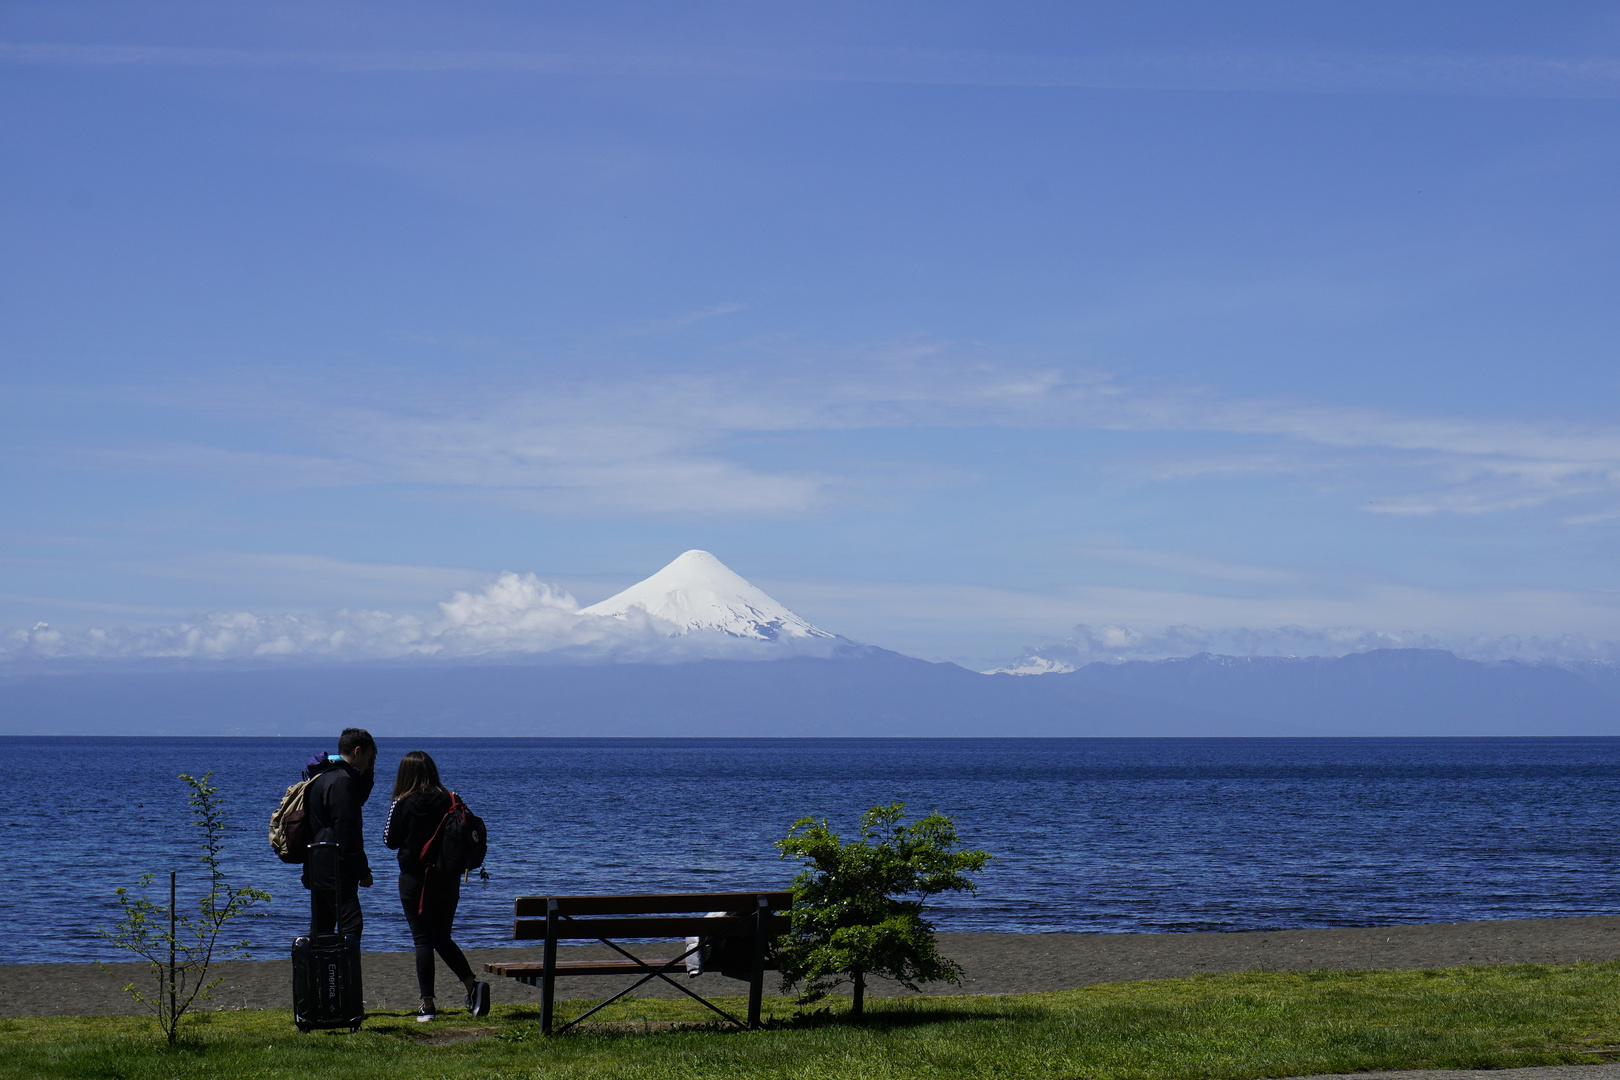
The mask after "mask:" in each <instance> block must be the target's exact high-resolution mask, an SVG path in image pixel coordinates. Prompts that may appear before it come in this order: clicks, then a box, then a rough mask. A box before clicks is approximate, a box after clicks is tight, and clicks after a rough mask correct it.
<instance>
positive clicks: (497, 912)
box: [0, 737, 1620, 963]
mask: <svg viewBox="0 0 1620 1080" xmlns="http://www.w3.org/2000/svg"><path fill="white" fill-rule="evenodd" d="M323 749H330V747H322V746H320V745H318V744H314V743H311V742H309V741H308V740H303V739H218V740H208V739H202V740H199V739H136V738H130V739H83V738H73V739H67V738H49V737H38V738H3V739H0V753H4V754H5V757H6V760H9V761H11V762H13V774H12V775H13V777H14V780H13V782H12V783H11V784H10V785H8V788H9V790H8V798H7V799H6V800H5V802H4V808H3V809H0V836H3V837H4V840H5V848H6V850H7V853H8V854H9V856H10V860H9V861H10V864H11V866H12V867H13V871H12V874H13V877H14V879H15V880H14V882H13V885H12V887H11V888H10V889H9V890H8V892H7V896H6V901H5V903H4V904H3V905H0V923H3V924H4V926H5V929H6V931H7V932H6V933H5V934H3V935H0V963H26V962H39V961H47V960H48V961H61V960H88V959H93V958H96V957H103V958H116V957H117V954H116V953H115V952H113V951H112V950H109V949H108V948H106V947H105V945H104V944H103V943H102V942H101V940H100V938H99V937H98V935H97V933H96V930H97V927H100V926H106V925H110V923H111V922H112V920H113V918H114V917H115V915H116V909H115V907H114V906H113V904H112V891H113V889H114V888H116V887H117V886H119V885H132V884H134V883H135V880H136V878H137V877H138V876H139V874H141V873H142V872H143V871H147V870H150V871H154V872H156V873H158V874H159V875H160V876H162V877H163V878H164V880H165V881H166V876H167V872H168V870H169V869H171V868H176V869H179V870H181V871H182V876H181V882H182V885H181V889H182V892H183V893H185V892H187V891H188V884H190V885H194V884H195V883H196V882H197V881H198V880H199V879H200V875H199V874H198V873H197V863H196V860H195V857H194V851H195V848H194V840H193V835H192V833H191V832H190V830H189V828H188V825H187V816H186V810H185V804H184V794H185V793H184V789H183V786H182V785H181V784H180V783H179V782H178V781H177V780H176V779H175V776H176V774H178V773H180V772H193V773H201V772H205V771H208V770H210V769H212V770H213V771H214V776H215V780H216V782H218V783H219V785H220V787H221V790H222V792H223V794H224V795H225V797H226V802H227V813H228V815H229V817H230V821H231V824H232V834H231V837H230V841H229V846H228V849H227V861H228V864H229V868H230V871H231V873H232V874H233V876H234V878H235V880H237V881H238V882H241V883H251V884H254V885H257V886H259V887H261V888H264V889H267V890H269V891H270V892H271V893H272V894H273V895H274V897H275V900H274V903H273V904H272V905H271V907H270V911H269V914H268V915H267V916H266V917H264V918H262V919H259V920H255V921H254V922H253V923H252V924H251V925H249V926H247V928H246V931H245V933H246V936H248V937H249V938H250V939H251V940H252V941H253V942H254V943H255V944H256V945H257V946H262V947H263V951H262V952H261V954H260V955H264V956H279V955H281V954H282V952H283V950H284V949H285V947H286V945H287V944H288V943H289V942H290V941H291V939H292V938H293V937H294V936H295V935H296V934H297V933H299V932H300V930H301V926H302V925H303V923H304V921H305V920H307V917H308V899H307V893H305V891H304V889H303V888H302V886H300V885H299V883H298V868H297V867H290V866H285V865H283V864H282V863H280V862H279V861H278V860H277V859H276V858H275V856H274V855H273V854H272V853H271V852H270V849H269V845H268V844H267V843H266V840H265V825H266V823H267V821H268V818H269V815H270V811H271V810H272V809H273V808H274V806H275V805H276V803H277V801H278V800H279V798H280V795H281V792H282V791H283V789H284V788H285V787H286V785H287V784H289V783H291V782H293V781H294V780H296V779H297V778H298V774H299V770H300V769H301V768H302V766H303V763H304V762H305V761H306V760H307V759H308V758H309V757H310V755H311V754H313V753H315V752H318V751H321V750H323ZM411 749H425V750H427V751H429V752H430V753H431V754H433V756H434V758H435V759H436V760H437V761H438V763H439V768H440V770H441V772H442V773H443V775H444V778H445V781H446V783H448V784H449V785H450V786H451V787H453V788H455V789H456V790H457V791H459V792H460V793H461V795H462V797H463V798H465V799H466V800H467V802H468V803H469V804H470V805H471V806H472V807H473V809H474V810H476V811H477V812H478V813H479V814H481V815H482V816H483V817H484V818H485V819H486V820H487V821H488V823H489V829H490V835H491V845H490V855H489V861H488V869H489V871H490V873H491V875H492V876H491V878H490V880H489V881H487V882H480V881H477V880H476V879H475V880H474V881H471V882H469V883H468V884H467V885H466V886H465V887H464V890H463V894H462V897H463V898H462V906H461V913H460V915H459V916H458V919H457V925H458V933H457V938H458V939H459V940H460V942H461V943H462V944H463V945H464V946H492V945H494V946H498V945H501V944H504V943H506V942H507V941H509V940H510V933H511V904H512V898H513V896H515V895H519V894H524V895H530V894H544V893H586V892H652V891H676V890H692V891H719V890H730V889H737V888H760V887H781V886H783V885H785V884H786V882H787V881H788V879H789V878H790V877H791V876H792V874H793V868H792V867H791V866H790V865H788V864H786V863H783V862H781V861H780V860H779V859H778V858H777V857H776V852H775V849H774V848H773V847H772V846H771V845H772V841H773V840H776V839H778V838H779V837H781V836H782V835H783V834H784V833H785V832H786V830H787V828H788V826H789V825H790V824H791V823H792V822H793V821H794V820H795V819H796V818H799V817H801V816H805V815H814V816H818V817H820V816H825V817H827V818H829V819H831V821H832V822H833V823H834V825H835V826H839V827H842V828H843V829H844V830H845V831H848V832H851V833H852V832H853V831H854V824H855V820H856V818H857V817H858V815H859V813H860V811H861V810H863V809H865V808H866V807H869V806H872V805H874V804H876V803H880V802H889V801H892V800H901V801H904V802H906V803H908V804H909V806H910V808H911V809H912V810H914V811H918V812H926V811H928V810H934V809H938V810H942V811H944V812H945V813H947V814H950V815H951V816H953V817H954V818H955V819H956V821H957V824H958V827H959V829H960V831H961V833H962V835H963V837H964V839H965V840H966V841H967V842H968V843H969V844H971V845H973V846H976V847H982V848H984V849H986V850H988V851H990V852H991V853H993V854H994V855H995V856H996V861H995V862H994V863H993V864H992V865H991V869H990V870H989V871H988V872H987V873H986V874H985V875H984V877H983V887H982V888H981V890H980V892H979V895H978V897H977V899H966V898H962V899H948V900H944V901H942V902H941V903H940V905H939V907H938V910H937V912H936V915H937V922H938V925H939V926H940V928H941V929H943V930H1000V931H1017V932H1043V931H1066V932H1073V931H1175V930H1255V929H1276V928H1284V927H1309V926H1369V925H1385V924H1392V923H1408V922H1450V921H1460V920H1473V919H1512V918H1537V917H1546V916H1555V915H1587V914H1607V913H1611V912H1614V911H1616V910H1617V908H1620V897H1617V887H1616V886H1617V883H1616V872H1617V870H1620V865H1617V863H1620V860H1617V857H1616V840H1617V839H1620V836H1617V825H1616V822H1617V820H1620V739H1432V740H1431V739H1299V740H1292V739H1254V740H1233V739H1209V740H1199V739H1176V740H1171V739H1053V740H1036V739H1004V740H1003V739H949V740H945V739H942V740H757V741H738V740H701V739H670V740H659V739H644V740H629V739H601V740H592V739H569V740H557V739H507V740H476V741H474V740H449V739H446V740H420V739H419V740H412V741H401V740H382V741H381V750H382V752H381V757H380V759H379V762H378V770H379V782H378V785H377V790H376V792H375V793H374V794H373V796H372V798H371V801H370V802H369V803H368V804H367V806H366V831H367V836H368V844H369V846H370V856H371V861H372V865H373V867H374V868H375V869H376V870H378V882H377V885H376V886H375V887H374V888H372V889H370V890H369V891H362V894H361V895H362V902H363V903H364V904H365V908H366V934H365V938H366V947H367V948H368V949H401V948H408V947H409V945H410V939H409V936H408V933H407V931H406V928H405V922H404V919H403V917H402V916H401V914H400V911H399V902H398V899H397V893H396V891H395V888H394V883H395V877H394V869H395V866H394V863H393V853H392V852H389V851H387V850H385V849H384V848H383V847H382V840H381V832H382V824H383V819H384V817H385V815H386V813H387V809H388V791H389V788H390V787H391V781H392V776H393V770H394V768H395V766H396V765H397V763H398V760H399V757H400V755H401V754H403V753H404V752H405V751H407V750H411Z"/></svg>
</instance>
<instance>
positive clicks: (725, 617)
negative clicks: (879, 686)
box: [579, 550, 834, 641]
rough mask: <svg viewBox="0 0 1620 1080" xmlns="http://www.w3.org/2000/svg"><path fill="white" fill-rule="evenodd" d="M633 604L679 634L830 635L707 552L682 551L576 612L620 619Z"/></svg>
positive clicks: (772, 638) (757, 637) (780, 637)
mask: <svg viewBox="0 0 1620 1080" xmlns="http://www.w3.org/2000/svg"><path fill="white" fill-rule="evenodd" d="M636 609H639V610H641V611H644V612H646V613H647V614H648V615H651V616H652V617H653V618H655V619H660V620H662V621H664V622H667V623H673V624H675V626H677V627H679V629H678V630H677V631H676V633H678V634H687V633H691V632H693V631H702V630H708V631H719V632H720V633H722V634H729V635H730V636H732V637H739V638H753V639H755V640H756V641H780V640H784V639H788V638H831V637H833V636H834V635H832V634H829V633H827V631H825V630H822V629H820V628H818V627H815V626H811V625H810V624H809V623H807V622H805V621H804V620H803V619H801V618H800V617H799V616H797V615H795V614H794V613H793V612H791V611H789V610H788V609H787V608H786V607H784V606H783V605H782V604H780V603H778V602H777V601H775V600H773V599H771V598H770V597H769V596H767V595H765V593H764V592H763V591H762V590H760V589H759V588H756V587H755V586H754V585H752V584H751V583H749V582H748V581H747V580H746V579H744V578H743V577H741V576H740V575H738V574H737V573H735V572H734V571H733V570H732V569H731V568H730V567H728V566H727V565H726V564H725V563H723V562H721V561H720V560H719V559H717V558H715V557H714V556H713V555H711V554H709V553H708V552H707V551H696V550H693V551H688V552H685V553H683V554H682V555H680V556H679V557H678V558H676V559H675V561H674V562H672V563H670V564H669V565H668V566H666V567H664V568H663V569H662V570H660V571H658V572H657V573H656V574H654V575H653V576H652V577H649V578H646V579H645V580H643V581H638V582H636V584H634V585H632V586H630V587H629V588H628V589H626V590H624V591H623V592H621V593H618V594H617V595H614V596H610V597H608V598H607V599H606V600H603V601H602V602H601V603H600V604H592V605H591V606H590V607H588V608H582V609H581V610H580V612H579V613H580V614H581V615H606V616H612V617H615V618H620V619H622V618H625V617H626V616H628V615H629V613H630V612H631V611H632V610H636Z"/></svg>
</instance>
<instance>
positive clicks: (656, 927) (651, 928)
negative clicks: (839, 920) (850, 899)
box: [512, 915, 793, 941]
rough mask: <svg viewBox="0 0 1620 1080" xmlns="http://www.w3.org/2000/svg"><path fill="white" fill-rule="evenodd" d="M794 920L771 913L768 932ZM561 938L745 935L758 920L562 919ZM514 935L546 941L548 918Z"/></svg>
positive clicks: (521, 924) (527, 922) (781, 930)
mask: <svg viewBox="0 0 1620 1080" xmlns="http://www.w3.org/2000/svg"><path fill="white" fill-rule="evenodd" d="M792 925H793V920H792V919H790V918H789V917H788V916H786V915H767V916H766V917H765V934H766V936H767V937H779V936H780V935H782V934H785V933H787V932H788V931H789V930H790V929H792ZM556 928H557V940H558V941H589V940H593V939H595V938H608V939H613V938H654V939H662V938H684V937H743V936H746V935H749V934H752V933H753V932H754V920H753V919H752V918H748V919H736V920H733V921H730V922H729V923H728V921H727V920H725V919H706V918H704V917H703V916H701V915H677V916H673V917H667V918H641V919H577V920H576V919H558V920H557V923H556ZM512 937H513V938H514V939H516V940H518V941H544V940H545V937H546V920H544V919H519V920H517V921H516V922H515V923H514V924H513V926H512Z"/></svg>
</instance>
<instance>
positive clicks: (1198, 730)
mask: <svg viewBox="0 0 1620 1080" xmlns="http://www.w3.org/2000/svg"><path fill="white" fill-rule="evenodd" d="M580 614H582V615H590V616H596V617H611V618H615V619H626V620H641V621H642V622H643V623H645V625H646V626H647V627H649V628H652V630H653V631H654V632H656V633H662V634H668V635H671V636H674V637H677V638H679V637H681V636H682V635H688V634H691V635H705V634H706V635H719V636H721V637H724V638H726V639H731V640H735V641H736V642H737V643H738V644H739V646H743V645H746V646H747V649H748V650H750V651H751V653H750V654H752V652H757V654H758V655H759V656H760V657H768V658H761V659H702V660H691V661H688V662H684V663H595V664H573V665H570V664H563V663H556V662H545V660H544V658H543V657H534V656H523V655H512V654H496V655H491V656H487V657H484V658H483V659H481V660H480V659H460V660H443V659H420V658H418V659H411V660H399V661H391V662H358V661H354V662H347V663H337V662H333V663H325V664H321V663H317V662H313V661H309V660H306V661H303V662H301V663H300V662H298V661H296V660H288V661H282V662H278V663H273V664H272V663H264V662H260V663H245V662H244V663H238V664H237V665H236V666H227V665H225V664H222V663H220V662H213V661H187V662H180V663H172V664H169V665H168V666H164V667H160V666H156V664H157V662H155V661H150V660H141V661H138V662H133V663H129V664H126V665H124V666H123V667H118V668H115V667H112V666H109V664H108V663H106V662H100V661H83V662H74V663H64V664H61V665H58V666H55V667H52V666H49V665H33V666H30V667H13V668H11V669H10V670H6V671H3V672H0V734H7V735H91V734H102V735H118V734H144V735H187V736H207V735H300V736H304V735H307V736H312V737H319V738H322V739H325V740H329V739H330V737H331V736H332V734H333V733H335V732H336V731H337V730H338V729H339V728H341V727H344V726H346V725H350V724H358V725H360V726H365V727H369V728H371V730H372V731H373V732H374V733H375V734H378V735H397V736H412V737H426V736H476V735H484V736H491V737H501V736H577V737H590V736H637V737H653V738H656V737H694V736H712V737H727V738H736V737H764V738H769V737H780V736H799V737H826V736H840V737H865V736H897V737H915V736H928V737H995V736H1003V737H1005V736H1047V737H1054V736H1093V737H1095V736H1109V737H1128V736H1183V737H1186V736H1322V735H1327V736H1457V735H1620V668H1616V667H1615V666H1614V665H1609V664H1598V663H1594V664H1588V665H1574V666H1554V665H1540V664H1525V663H1519V662H1515V661H1505V662H1496V663H1481V662H1476V661H1472V660H1464V659H1461V658H1459V657H1457V656H1454V655H1453V654H1451V653H1449V652H1443V651H1438V650H1424V649H1383V650H1376V651H1372V652H1364V653H1356V654H1352V655H1349V656H1341V657H1336V658H1322V657H1305V658H1291V657H1290V658H1284V657H1232V656H1211V655H1203V656H1193V657H1187V658H1184V659H1172V660H1156V661H1133V662H1129V663H1122V664H1105V663H1094V664H1089V665H1087V666H1085V667H1082V668H1079V669H1078V670H1075V671H1068V672H1052V673H1047V674H1040V675H1013V674H1007V673H1000V674H981V673H978V672H973V671H969V670H967V669H965V668H961V667H958V666H956V665H954V664H936V663H929V662H927V661H923V660H917V659H914V658H911V657H907V656H902V655H900V654H898V653H893V652H889V651H887V650H884V649H877V648H872V647H869V646H863V645H858V644H856V643H854V642H851V641H848V640H846V639H843V638H839V637H836V636H835V635H832V634H829V633H827V632H826V631H824V630H821V629H819V628H817V627H815V626H812V625H811V624H810V623H809V622H807V621H805V620H804V619H802V618H800V617H799V616H798V615H796V614H794V613H793V612H792V611H790V610H788V609H787V608H786V607H784V606H783V605H781V604H780V603H778V602H777V601H775V600H773V599H772V598H771V597H769V596H768V595H766V594H765V593H764V592H763V591H761V590H759V589H758V588H756V587H755V586H753V585H751V584H750V583H749V582H747V581H746V580H744V579H743V578H741V577H739V576H738V575H737V574H735V573H734V572H732V571H731V570H730V569H729V568H727V567H726V566H725V565H724V564H723V563H721V562H720V560H719V559H717V558H715V557H714V556H713V555H711V554H709V553H708V552H705V551H689V552H686V553H685V554H683V555H681V556H680V557H679V558H677V559H676V560H675V561H674V562H672V563H670V564H669V565H668V566H666V567H664V568H663V569H662V570H660V571H659V572H658V573H656V574H654V575H653V576H652V577H650V578H648V579H646V580H644V581H642V582H640V583H638V584H636V585H633V586H631V587H630V588H629V589H626V590H625V591H624V592H621V593H619V594H618V595H616V596H614V597H611V598H609V599H608V600H605V601H603V602H602V603H600V604H596V605H593V606H592V607H589V608H585V609H584V610H583V611H582V612H580ZM784 649H786V651H784Z"/></svg>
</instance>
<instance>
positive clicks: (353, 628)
mask: <svg viewBox="0 0 1620 1080" xmlns="http://www.w3.org/2000/svg"><path fill="white" fill-rule="evenodd" d="M840 644H841V642H840V640H839V639H828V638H817V639H807V640H800V639H791V640H784V641H757V640H753V639H747V638H737V637H732V636H731V635H728V634H723V633H718V632H714V633H705V632H701V631H699V632H688V633H684V634H683V633H680V628H679V627H677V626H676V625H675V624H673V623H670V622H665V621H664V620H662V619H656V618H653V617H652V616H650V615H646V614H644V613H642V612H639V611H635V610H632V611H631V612H629V613H628V615H627V616H626V617H624V618H618V617H614V616H601V615H583V614H580V611H579V603H578V601H576V600H575V599H574V598H573V596H571V595H570V594H569V593H568V592H567V591H566V590H564V589H561V588H558V587H557V586H554V585H550V584H548V583H546V582H543V581H541V580H540V579H538V578H537V577H535V576H534V575H533V574H513V573H506V574H502V575H500V576H499V577H497V578H496V579H495V580H494V581H492V582H490V583H489V585H487V586H486V587H485V588H484V589H483V590H482V591H479V592H465V591H458V592H457V593H455V595H453V596H452V597H451V598H450V599H449V600H446V601H444V602H443V603H441V604H439V615H438V616H437V617H432V618H426V619H424V618H418V617H416V616H413V615H395V614H391V613H389V612H386V611H354V610H347V609H345V610H342V611H336V612H331V613H327V614H317V615H308V614H282V615H257V614H253V613H251V612H246V611H235V612H217V613H212V614H209V615H205V616H201V617H199V618H197V619H195V620H191V621H187V622H182V623H172V624H165V625H158V626H141V627H128V628H109V629H102V628H94V627H93V628H90V629H87V630H73V631H66V630H59V629H57V628H55V627H52V626H49V625H47V624H45V623H40V624H38V625H36V626H34V627H33V628H32V629H29V630H23V629H17V630H12V631H9V632H5V633H0V664H4V663H12V664H15V663H26V662H28V661H73V660H83V661H97V660H171V661H210V660H214V661H226V660H237V661H243V660H246V661H255V660H256V661H266V662H274V661H278V660H295V659H306V660H333V661H341V660H398V659H411V658H422V659H478V658H499V657H508V658H533V659H549V660H555V661H560V662H574V663H588V662H595V661H628V662H650V663H675V662H680V661H684V660H703V659H762V660H763V659H779V658H784V657H787V656H803V655H828V654H830V653H832V652H834V651H836V650H837V648H839V647H840Z"/></svg>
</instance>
